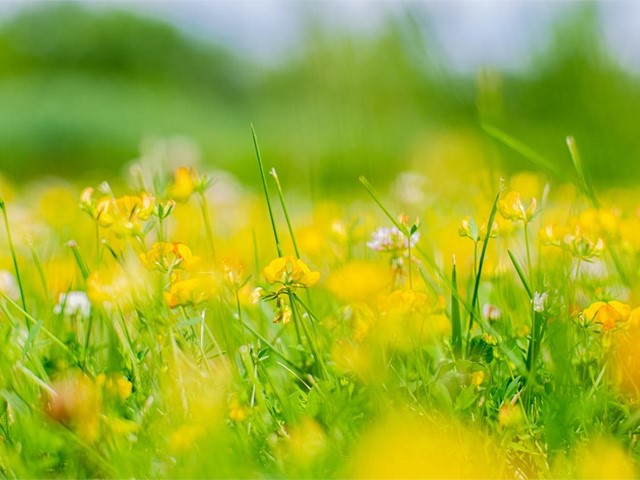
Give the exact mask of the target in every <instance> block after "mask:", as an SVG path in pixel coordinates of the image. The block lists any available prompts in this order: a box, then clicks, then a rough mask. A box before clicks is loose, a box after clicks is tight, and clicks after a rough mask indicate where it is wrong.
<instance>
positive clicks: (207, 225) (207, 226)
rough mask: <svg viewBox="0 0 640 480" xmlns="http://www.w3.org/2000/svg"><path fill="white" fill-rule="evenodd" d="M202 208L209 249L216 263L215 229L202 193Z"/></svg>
mask: <svg viewBox="0 0 640 480" xmlns="http://www.w3.org/2000/svg"><path fill="white" fill-rule="evenodd" d="M200 207H201V209H202V219H203V221H204V228H205V230H206V232H207V240H208V241H209V248H210V249H211V257H212V258H213V263H216V247H215V245H214V243H213V229H212V228H211V220H210V219H209V205H208V203H207V197H205V195H204V192H200Z"/></svg>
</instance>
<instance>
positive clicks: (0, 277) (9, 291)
mask: <svg viewBox="0 0 640 480" xmlns="http://www.w3.org/2000/svg"><path fill="white" fill-rule="evenodd" d="M0 292H2V293H4V294H5V295H6V296H7V297H9V298H10V299H11V300H13V301H15V302H17V301H18V300H19V299H20V288H19V287H18V283H17V282H16V278H15V277H14V276H13V274H12V273H11V272H9V271H7V270H0Z"/></svg>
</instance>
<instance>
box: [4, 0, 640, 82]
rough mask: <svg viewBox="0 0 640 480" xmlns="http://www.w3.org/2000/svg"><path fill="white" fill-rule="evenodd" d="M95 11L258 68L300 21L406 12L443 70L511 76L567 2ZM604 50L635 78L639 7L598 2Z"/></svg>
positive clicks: (363, 29) (180, 5)
mask: <svg viewBox="0 0 640 480" xmlns="http://www.w3.org/2000/svg"><path fill="white" fill-rule="evenodd" d="M52 1H54V0H49V1H48V2H47V1H46V0H44V2H43V1H41V0H0V18H1V17H3V16H4V17H6V16H7V15H10V14H12V13H15V12H16V11H19V10H20V9H22V8H23V7H25V6H29V5H34V4H36V3H51V2H52ZM79 3H81V4H84V5H91V6H92V7H96V8H109V7H119V8H122V7H124V8H130V9H132V10H136V11H138V12H141V13H144V14H146V15H151V16H154V17H158V18H161V19H165V20H168V21H170V22H172V23H174V24H176V25H178V26H179V27H181V28H182V29H184V30H186V31H189V32H190V33H191V34H194V35H197V36H201V37H204V38H211V39H213V40H216V41H218V42H220V43H222V44H225V45H227V46H229V47H231V48H233V49H237V50H239V51H241V52H243V53H247V54H249V55H251V56H253V57H254V58H255V59H257V60H261V61H266V62H269V61H273V60H277V59H278V58H281V57H282V56H283V55H284V54H286V53H287V52H290V51H295V49H296V46H297V45H298V44H299V40H300V38H301V36H302V35H303V29H304V26H305V19H306V18H307V17H309V16H312V17H313V18H314V19H317V20H319V21H320V22H321V23H322V24H323V25H325V26H326V27H328V28H329V29H335V30H336V31H345V30H346V31H354V32H359V33H362V34H367V33H370V32H375V30H376V29H377V28H378V26H379V25H381V23H382V20H383V19H384V18H385V17H386V16H387V15H395V14H401V13H402V12H403V11H406V9H410V10H412V11H414V12H418V13H419V14H420V15H421V18H422V16H424V18H427V19H428V21H429V24H430V28H431V32H432V36H433V38H434V40H435V42H436V43H437V45H438V47H439V49H440V53H441V54H442V55H443V58H444V59H445V60H446V62H447V64H448V65H449V66H451V67H452V68H454V69H456V70H458V71H463V72H464V71H473V70H476V69H477V68H478V67H482V66H493V67H496V68H508V69H517V68H520V67H522V66H524V65H526V63H527V59H528V58H529V54H530V53H531V52H532V51H534V50H536V49H540V48H543V47H544V45H545V42H546V41H547V39H548V32H549V27H550V26H551V25H552V23H553V22H554V21H555V20H556V19H557V18H558V17H559V16H561V15H562V14H563V13H564V12H566V11H567V10H570V9H572V8H576V7H578V6H579V5H578V3H579V2H571V1H533V0H529V1H508V0H501V1H497V0H486V1H485V0H475V1H472V0H466V1H452V0H448V1H447V0H439V1H428V2H427V1H422V2H418V1H400V0H396V1H382V0H378V1H372V0H370V1H363V0H350V1H349V0H342V1H339V0H331V1H328V0H324V1H293V0H286V1H285V0H251V1H248V0H235V1H234V0H208V1H206V0H80V2H79ZM598 8H599V10H600V12H601V26H602V33H603V36H604V39H605V42H606V44H607V45H608V46H609V48H610V49H611V51H612V52H613V53H614V54H615V55H616V57H617V58H618V60H619V61H620V63H621V64H622V65H623V66H625V67H627V68H629V69H634V70H636V71H640V1H633V0H620V1H603V2H599V3H598Z"/></svg>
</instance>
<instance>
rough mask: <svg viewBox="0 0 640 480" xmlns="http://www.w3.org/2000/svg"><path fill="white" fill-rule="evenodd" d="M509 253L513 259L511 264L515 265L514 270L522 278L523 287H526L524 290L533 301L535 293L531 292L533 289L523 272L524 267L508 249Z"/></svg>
mask: <svg viewBox="0 0 640 480" xmlns="http://www.w3.org/2000/svg"><path fill="white" fill-rule="evenodd" d="M507 253H508V254H509V258H510V259H511V263H512V264H513V268H515V269H516V273H517V274H518V277H520V281H521V282H522V285H523V286H524V289H525V290H526V291H527V295H528V296H529V299H530V300H533V292H532V291H531V288H530V287H529V282H527V278H526V277H525V275H524V271H523V270H522V267H521V266H520V264H519V263H518V260H516V257H515V256H514V255H513V253H512V252H511V250H509V249H507Z"/></svg>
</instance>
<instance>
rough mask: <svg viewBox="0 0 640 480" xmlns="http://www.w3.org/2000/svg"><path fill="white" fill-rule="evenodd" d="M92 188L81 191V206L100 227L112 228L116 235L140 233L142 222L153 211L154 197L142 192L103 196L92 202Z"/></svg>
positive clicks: (147, 218)
mask: <svg viewBox="0 0 640 480" xmlns="http://www.w3.org/2000/svg"><path fill="white" fill-rule="evenodd" d="M92 195H93V190H92V189H85V191H84V192H83V193H82V199H81V207H82V208H83V209H84V210H86V211H87V212H88V213H89V214H90V215H91V216H92V218H94V219H95V220H96V221H97V222H98V225H100V226H101V227H102V228H112V229H113V231H114V232H115V234H116V235H118V236H120V237H124V236H127V235H141V234H142V233H143V231H144V228H143V226H144V225H143V222H146V221H147V220H149V218H150V217H151V215H152V214H153V213H154V211H155V198H154V197H153V195H151V194H149V193H146V192H143V193H142V194H140V195H123V196H122V197H120V198H113V197H110V196H104V197H102V198H100V199H99V200H98V201H97V202H95V203H94V201H93V198H92Z"/></svg>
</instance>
